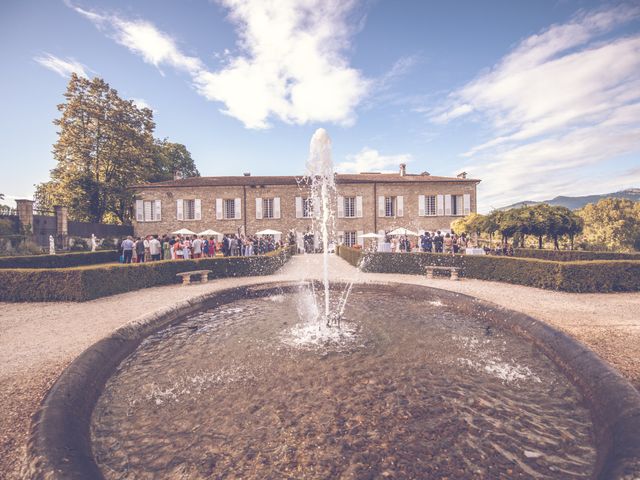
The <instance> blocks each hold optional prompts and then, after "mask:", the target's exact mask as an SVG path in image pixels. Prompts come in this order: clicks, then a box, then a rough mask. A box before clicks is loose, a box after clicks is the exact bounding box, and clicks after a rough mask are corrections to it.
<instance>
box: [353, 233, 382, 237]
mask: <svg viewBox="0 0 640 480" xmlns="http://www.w3.org/2000/svg"><path fill="white" fill-rule="evenodd" d="M358 236H359V237H360V238H384V235H382V234H380V233H365V234H364V235H358Z"/></svg>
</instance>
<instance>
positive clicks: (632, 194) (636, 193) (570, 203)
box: [498, 188, 640, 210]
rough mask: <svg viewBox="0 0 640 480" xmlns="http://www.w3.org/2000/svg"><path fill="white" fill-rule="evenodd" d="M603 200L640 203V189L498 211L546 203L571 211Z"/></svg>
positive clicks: (550, 201)
mask: <svg viewBox="0 0 640 480" xmlns="http://www.w3.org/2000/svg"><path fill="white" fill-rule="evenodd" d="M603 198H626V199H628V200H633V201H636V202H640V188H629V189H627V190H622V191H620V192H614V193H605V194H603V195H585V196H584V197H566V196H563V195H561V196H558V197H555V198H552V199H551V200H544V201H542V202H532V201H529V200H525V201H523V202H518V203H514V204H512V205H507V206H506V207H502V208H499V209H498V210H511V209H512V208H520V207H528V206H531V205H538V204H539V203H546V204H549V205H554V206H561V207H567V208H569V209H571V210H577V209H579V208H582V207H584V206H585V205H586V204H588V203H597V202H599V201H600V200H602V199H603Z"/></svg>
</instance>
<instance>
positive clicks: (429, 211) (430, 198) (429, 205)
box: [424, 195, 436, 216]
mask: <svg viewBox="0 0 640 480" xmlns="http://www.w3.org/2000/svg"><path fill="white" fill-rule="evenodd" d="M424 214H425V215H426V216H435V214H436V196H435V195H425V197H424Z"/></svg>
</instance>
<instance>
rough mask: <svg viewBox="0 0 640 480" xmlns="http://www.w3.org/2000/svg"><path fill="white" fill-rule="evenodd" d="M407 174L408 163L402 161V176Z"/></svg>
mask: <svg viewBox="0 0 640 480" xmlns="http://www.w3.org/2000/svg"><path fill="white" fill-rule="evenodd" d="M406 174H407V164H406V163H401V164H400V176H401V177H404V176H405V175H406Z"/></svg>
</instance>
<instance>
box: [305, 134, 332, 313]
mask: <svg viewBox="0 0 640 480" xmlns="http://www.w3.org/2000/svg"><path fill="white" fill-rule="evenodd" d="M307 176H308V178H309V179H310V181H311V203H312V205H314V209H315V210H314V211H315V215H314V223H315V225H314V231H318V227H319V229H320V233H321V235H322V257H323V258H322V268H323V270H322V283H323V285H324V320H325V321H326V323H327V325H330V324H332V323H338V322H339V318H338V315H337V314H335V313H334V314H333V315H332V313H331V302H330V296H329V295H330V288H329V241H330V240H331V239H332V237H333V236H334V235H333V234H334V231H333V230H334V229H333V228H332V227H333V220H334V215H333V208H332V207H333V205H334V204H335V199H336V184H335V177H334V172H333V160H332V159H331V139H330V138H329V134H328V133H327V131H326V130H325V129H324V128H319V129H317V130H316V132H315V133H314V134H313V137H311V144H310V146H309V159H308V160H307ZM316 205H318V206H319V208H317V207H315V206H316ZM330 229H331V231H330Z"/></svg>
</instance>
